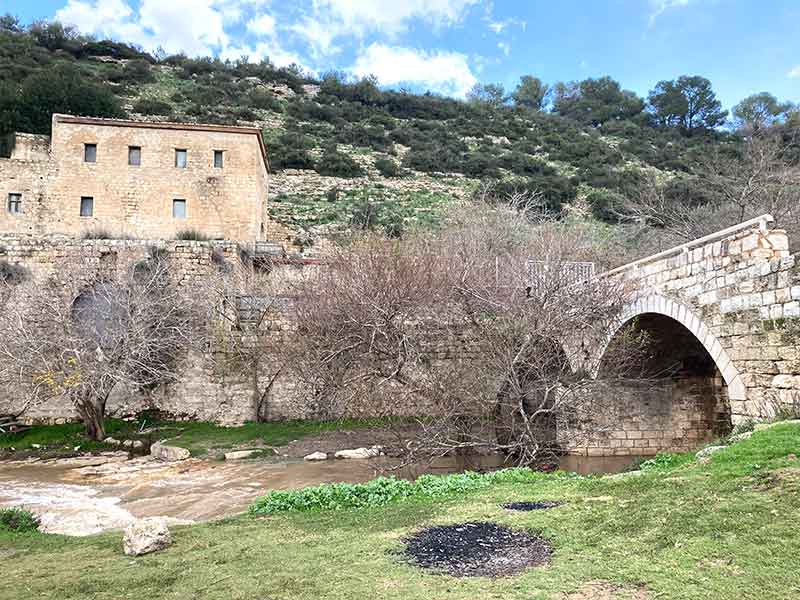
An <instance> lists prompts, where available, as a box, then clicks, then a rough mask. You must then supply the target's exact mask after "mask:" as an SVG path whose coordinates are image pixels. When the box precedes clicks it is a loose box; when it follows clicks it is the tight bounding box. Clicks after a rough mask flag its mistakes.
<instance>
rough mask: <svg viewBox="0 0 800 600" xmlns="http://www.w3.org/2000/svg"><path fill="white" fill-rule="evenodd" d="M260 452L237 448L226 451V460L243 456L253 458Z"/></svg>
mask: <svg viewBox="0 0 800 600" xmlns="http://www.w3.org/2000/svg"><path fill="white" fill-rule="evenodd" d="M256 454H258V450H235V451H233V452H226V453H225V460H241V459H242V458H252V457H253V456H255V455H256Z"/></svg>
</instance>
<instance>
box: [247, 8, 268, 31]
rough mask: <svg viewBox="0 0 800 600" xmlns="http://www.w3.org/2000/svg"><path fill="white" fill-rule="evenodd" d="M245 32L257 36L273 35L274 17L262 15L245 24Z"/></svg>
mask: <svg viewBox="0 0 800 600" xmlns="http://www.w3.org/2000/svg"><path fill="white" fill-rule="evenodd" d="M247 31H249V32H250V33H252V34H255V35H257V36H271V35H275V17H273V16H272V15H268V14H267V13H264V14H262V15H259V16H257V17H253V18H252V19H250V20H249V21H248V22H247Z"/></svg>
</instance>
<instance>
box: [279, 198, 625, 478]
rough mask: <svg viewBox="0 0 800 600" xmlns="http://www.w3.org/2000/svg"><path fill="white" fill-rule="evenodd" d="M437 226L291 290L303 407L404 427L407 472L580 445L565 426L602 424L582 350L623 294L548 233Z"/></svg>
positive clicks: (460, 220) (345, 259) (461, 221)
mask: <svg viewBox="0 0 800 600" xmlns="http://www.w3.org/2000/svg"><path fill="white" fill-rule="evenodd" d="M448 223H449V224H448V226H447V227H446V228H445V229H444V230H443V231H440V232H437V233H436V234H435V235H434V234H420V235H417V236H412V237H410V238H408V239H406V240H405V241H404V242H403V243H402V244H401V243H398V242H393V241H388V240H383V239H379V238H375V237H369V238H365V239H363V240H361V241H360V242H356V243H353V244H351V245H350V246H349V247H347V248H340V249H339V250H338V251H337V253H336V254H335V255H334V256H333V257H332V259H331V261H330V263H329V264H328V265H327V268H326V269H323V270H321V271H320V272H319V274H318V275H317V276H315V277H312V278H310V279H309V280H308V281H306V282H305V283H304V284H303V285H302V286H300V288H299V289H298V295H297V302H296V318H297V319H298V323H299V324H300V329H299V331H298V335H297V336H296V337H295V342H294V348H293V349H291V350H290V351H291V353H292V357H293V358H292V361H291V370H292V371H293V374H294V375H295V376H296V377H298V378H299V379H300V380H301V381H302V382H303V383H304V384H305V386H304V395H303V397H302V402H304V403H307V402H308V398H309V397H311V398H312V399H313V403H314V405H315V406H316V408H317V415H316V416H321V417H327V418H331V417H334V418H335V417H339V416H342V415H345V414H347V415H357V414H362V413H363V414H369V415H371V416H375V415H378V416H380V415H407V416H413V417H415V421H416V425H417V428H418V433H417V435H416V436H415V437H414V439H413V440H409V441H407V442H406V444H405V445H404V455H405V458H406V459H407V460H408V461H417V460H421V459H430V458H433V457H437V456H443V455H446V454H451V453H459V452H466V451H475V450H483V451H495V450H502V451H504V452H505V453H507V455H508V456H509V457H510V458H511V459H513V460H514V461H516V462H519V463H526V464H527V463H531V462H534V461H535V460H539V459H541V458H542V457H543V456H544V455H545V454H546V453H548V452H554V451H559V450H564V449H568V448H570V447H572V446H575V445H577V444H579V443H580V441H581V439H582V438H583V437H584V436H585V435H587V434H588V433H590V432H589V431H587V428H585V427H583V428H582V427H580V426H577V422H578V415H579V414H580V415H584V416H585V415H586V414H587V413H588V412H591V411H598V410H602V396H601V397H600V398H598V397H597V394H592V393H590V391H591V390H590V388H591V387H592V386H597V385H598V380H597V379H596V378H595V374H594V373H592V372H591V369H589V368H588V365H587V362H586V359H587V358H588V356H587V354H586V347H585V343H587V342H589V341H590V340H593V339H597V338H598V337H599V336H602V335H605V333H606V332H607V330H608V328H609V327H610V326H611V323H612V322H613V321H614V319H616V318H617V316H618V315H619V311H620V310H621V308H622V306H623V305H624V303H625V300H626V293H625V290H624V289H623V288H622V287H621V286H620V285H619V284H618V283H616V282H615V281H613V280H611V279H605V278H598V277H595V276H594V275H593V273H592V272H591V270H590V267H589V265H588V264H586V263H585V262H583V263H582V264H577V263H576V259H577V260H581V259H584V260H585V259H586V258H588V256H589V255H590V254H591V252H592V246H591V244H589V243H587V242H586V240H581V239H579V234H575V233H574V232H573V231H572V230H570V229H569V228H566V227H564V226H563V225H561V224H559V223H553V222H548V223H544V224H542V223H532V222H531V221H530V220H529V219H528V216H527V215H526V213H525V211H521V210H519V209H517V208H515V207H509V206H487V205H471V206H468V207H465V208H463V209H461V210H459V211H456V212H455V213H453V214H451V215H450V218H449V219H448ZM531 259H536V261H537V262H536V263H531V262H530V260H531ZM625 364H626V361H625V360H619V361H617V362H616V364H615V365H614V368H613V369H609V370H608V371H607V372H604V373H603V374H602V376H601V377H602V378H605V379H611V378H615V377H619V376H621V375H622V374H623V372H624V367H625ZM611 371H614V372H613V373H612V372H611ZM421 415H422V416H421Z"/></svg>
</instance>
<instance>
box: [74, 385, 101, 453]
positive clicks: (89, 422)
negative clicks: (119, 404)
mask: <svg viewBox="0 0 800 600" xmlns="http://www.w3.org/2000/svg"><path fill="white" fill-rule="evenodd" d="M76 407H77V409H78V414H79V415H80V417H81V420H82V421H83V425H84V427H86V437H88V438H90V439H93V440H96V441H98V442H100V441H102V440H103V439H105V437H106V423H105V409H106V401H105V398H97V397H94V396H92V395H91V394H85V395H83V396H82V397H81V398H80V400H79V401H78V402H77V403H76Z"/></svg>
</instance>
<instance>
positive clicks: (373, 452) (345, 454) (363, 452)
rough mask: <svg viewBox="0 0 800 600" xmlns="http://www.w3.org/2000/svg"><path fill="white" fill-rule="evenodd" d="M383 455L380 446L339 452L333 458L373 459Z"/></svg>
mask: <svg viewBox="0 0 800 600" xmlns="http://www.w3.org/2000/svg"><path fill="white" fill-rule="evenodd" d="M381 454H383V453H382V452H381V448H380V446H373V447H372V448H355V449H352V450H339V451H338V452H337V453H336V454H335V455H334V456H335V457H336V458H374V457H376V456H380V455H381Z"/></svg>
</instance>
